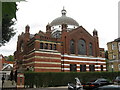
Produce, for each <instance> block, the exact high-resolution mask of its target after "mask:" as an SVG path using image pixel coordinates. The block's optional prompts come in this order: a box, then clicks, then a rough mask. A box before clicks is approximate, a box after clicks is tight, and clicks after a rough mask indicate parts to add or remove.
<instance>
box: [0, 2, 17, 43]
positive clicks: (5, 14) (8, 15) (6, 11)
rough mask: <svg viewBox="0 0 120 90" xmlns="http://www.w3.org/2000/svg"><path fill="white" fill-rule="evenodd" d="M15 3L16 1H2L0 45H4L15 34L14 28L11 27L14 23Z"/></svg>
mask: <svg viewBox="0 0 120 90" xmlns="http://www.w3.org/2000/svg"><path fill="white" fill-rule="evenodd" d="M16 11H17V4H16V2H2V42H1V43H0V45H4V44H5V43H7V42H9V41H10V39H11V38H12V37H13V36H14V35H15V33H16V32H15V29H14V28H13V27H12V26H13V25H15V21H13V18H15V19H16Z"/></svg>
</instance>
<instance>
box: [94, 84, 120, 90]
mask: <svg viewBox="0 0 120 90" xmlns="http://www.w3.org/2000/svg"><path fill="white" fill-rule="evenodd" d="M93 90H120V85H105V86H100V87H98V88H95V89H93Z"/></svg>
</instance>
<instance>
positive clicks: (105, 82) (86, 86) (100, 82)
mask: <svg viewBox="0 0 120 90" xmlns="http://www.w3.org/2000/svg"><path fill="white" fill-rule="evenodd" d="M109 84H110V82H109V81H108V80H107V79H104V78H99V79H97V80H95V81H93V82H88V83H86V84H83V88H84V89H86V90H92V89H94V88H97V87H99V86H103V85H109Z"/></svg>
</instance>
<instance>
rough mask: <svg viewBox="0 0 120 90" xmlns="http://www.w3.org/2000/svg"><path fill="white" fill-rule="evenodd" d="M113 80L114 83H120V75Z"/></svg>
mask: <svg viewBox="0 0 120 90" xmlns="http://www.w3.org/2000/svg"><path fill="white" fill-rule="evenodd" d="M113 82H114V84H120V76H117V77H116V78H115V80H114V81H113Z"/></svg>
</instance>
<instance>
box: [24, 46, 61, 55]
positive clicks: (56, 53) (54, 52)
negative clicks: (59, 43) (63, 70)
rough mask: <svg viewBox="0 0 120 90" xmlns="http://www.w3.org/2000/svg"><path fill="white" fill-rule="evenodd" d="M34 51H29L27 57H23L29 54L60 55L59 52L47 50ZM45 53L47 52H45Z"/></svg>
mask: <svg viewBox="0 0 120 90" xmlns="http://www.w3.org/2000/svg"><path fill="white" fill-rule="evenodd" d="M34 50H35V48H34V49H33V50H31V51H30V52H31V53H30V54H28V55H24V56H30V55H31V54H33V53H47V54H55V55H61V53H60V52H58V51H57V50H47V49H39V50H40V51H37V50H36V51H34ZM43 51H44V52H43ZM45 51H49V52H45Z"/></svg>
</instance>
